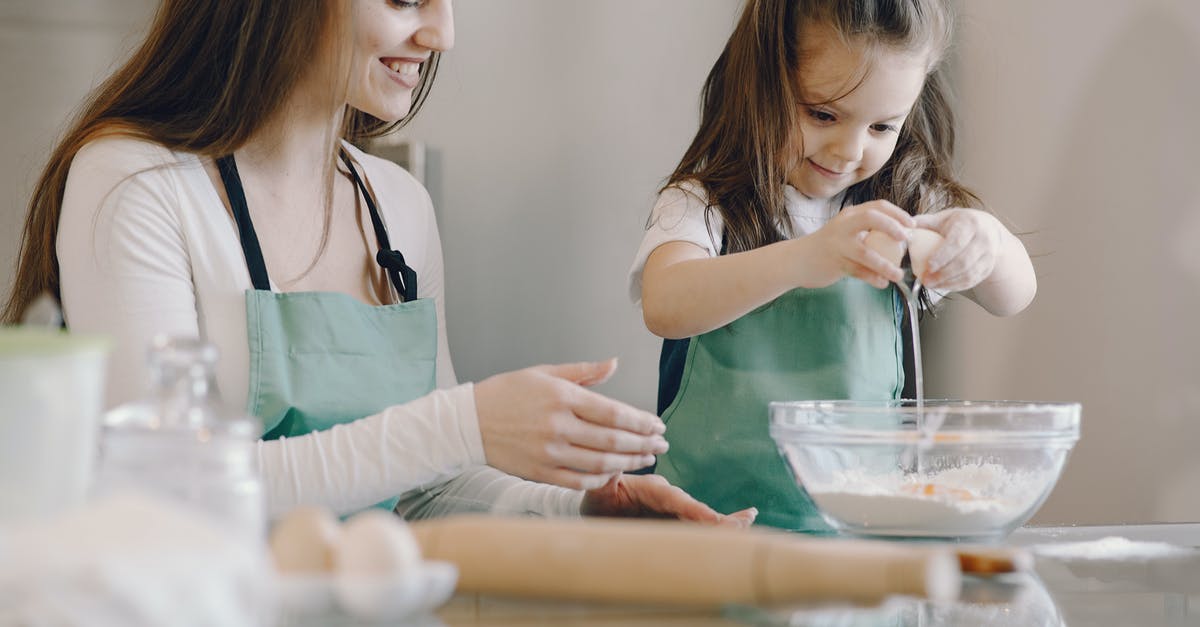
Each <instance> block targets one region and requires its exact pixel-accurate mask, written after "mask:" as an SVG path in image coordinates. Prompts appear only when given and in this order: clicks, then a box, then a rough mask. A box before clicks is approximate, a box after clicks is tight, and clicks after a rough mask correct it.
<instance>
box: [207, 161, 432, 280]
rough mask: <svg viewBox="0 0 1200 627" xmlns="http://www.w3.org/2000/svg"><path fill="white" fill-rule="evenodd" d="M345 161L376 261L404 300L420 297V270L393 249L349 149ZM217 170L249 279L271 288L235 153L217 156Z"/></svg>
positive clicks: (373, 200) (377, 210)
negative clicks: (366, 214) (367, 223)
mask: <svg viewBox="0 0 1200 627" xmlns="http://www.w3.org/2000/svg"><path fill="white" fill-rule="evenodd" d="M341 157H342V161H343V162H345V164H346V167H347V168H349V170H350V176H351V177H352V178H353V179H354V184H355V185H356V186H357V187H358V190H359V191H360V192H361V193H362V196H363V200H365V201H366V203H367V211H368V212H369V213H370V214H371V225H372V226H373V227H374V229H375V239H376V241H377V242H378V243H379V252H378V253H376V254H375V262H376V263H378V264H379V265H380V267H382V268H383V269H384V270H386V271H387V273H388V278H389V279H390V280H391V282H392V286H393V287H395V288H396V293H397V294H399V295H400V298H401V299H403V300H404V302H409V301H414V300H416V299H417V271H416V270H413V269H412V267H410V266H409V265H408V264H407V263H406V262H405V261H404V255H403V254H401V253H400V251H398V250H392V245H391V243H390V241H389V240H388V235H387V229H385V228H384V226H383V219H382V218H381V217H380V216H379V209H378V207H376V206H375V199H374V198H373V197H372V196H371V194H370V192H369V191H368V190H367V186H366V184H365V183H363V180H362V177H361V176H359V174H358V170H356V169H355V168H354V163H353V162H352V161H351V160H350V155H349V154H347V153H346V151H344V150H343V151H341ZM217 170H218V171H219V172H220V173H221V182H222V183H224V184H225V194H226V195H227V196H228V197H229V208H230V209H231V210H233V220H234V222H235V223H237V229H238V237H239V238H240V239H241V241H242V254H243V255H244V256H245V257H246V268H247V269H248V270H249V271H250V282H251V283H252V284H253V285H254V289H256V290H265V291H270V290H271V279H270V277H269V276H268V275H267V264H266V263H265V262H264V261H263V256H262V247H261V246H259V244H258V234H257V233H255V231H254V223H253V222H251V221H250V209H249V207H248V206H247V205H246V192H245V190H244V189H243V188H242V178H241V176H240V175H238V170H237V163H235V162H234V159H233V155H225V156H224V157H221V158H219V159H217Z"/></svg>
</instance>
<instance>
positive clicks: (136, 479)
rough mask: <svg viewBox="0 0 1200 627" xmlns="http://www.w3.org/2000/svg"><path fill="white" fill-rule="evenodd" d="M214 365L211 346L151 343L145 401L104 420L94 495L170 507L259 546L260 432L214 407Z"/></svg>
mask: <svg viewBox="0 0 1200 627" xmlns="http://www.w3.org/2000/svg"><path fill="white" fill-rule="evenodd" d="M216 362H217V350H216V347H215V346H213V345H212V344H211V343H209V342H207V341H204V340H200V339H196V338H185V337H165V336H160V337H157V338H155V339H154V341H153V344H152V346H151V348H150V351H149V366H150V372H151V379H152V385H151V390H150V392H149V394H148V395H147V396H146V397H145V398H143V399H141V400H138V401H134V402H131V403H127V404H125V405H121V406H119V407H116V408H114V409H113V410H111V411H109V412H108V413H107V414H105V417H104V420H103V424H102V429H101V440H100V442H101V448H100V464H99V468H98V469H97V475H96V487H95V490H96V493H97V494H107V493H114V492H120V491H131V490H132V491H140V492H143V493H146V494H149V495H151V496H154V497H158V498H164V499H168V500H172V501H175V502H176V503H178V504H182V505H184V506H186V507H189V508H191V509H193V510H194V511H197V512H198V513H203V514H207V515H208V517H209V518H210V519H212V521H213V522H214V523H215V524H216V525H220V526H223V527H224V528H226V530H228V531H230V532H232V533H236V534H239V535H242V536H243V537H245V538H246V539H247V540H250V541H253V542H255V543H257V544H262V543H263V542H264V541H265V534H266V518H265V505H264V502H263V494H262V482H261V480H260V478H259V474H258V460H257V450H258V440H259V435H260V431H261V428H260V426H259V424H258V421H257V420H255V419H253V418H252V417H250V416H247V415H246V414H245V413H244V412H241V411H238V410H236V409H234V408H232V407H229V406H227V405H225V404H224V403H223V402H222V401H221V398H220V395H219V394H218V392H217V389H216V386H215V379H214V375H215V366H216Z"/></svg>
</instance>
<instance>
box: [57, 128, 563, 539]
mask: <svg viewBox="0 0 1200 627" xmlns="http://www.w3.org/2000/svg"><path fill="white" fill-rule="evenodd" d="M345 147H346V149H347V150H348V151H349V152H350V154H351V156H352V157H353V158H354V159H355V160H356V161H357V162H358V163H359V164H360V165H361V167H362V169H363V171H364V172H363V174H364V176H365V178H366V179H367V180H368V181H369V182H370V184H371V187H372V188H373V190H374V192H375V195H376V198H377V200H378V205H379V211H380V214H381V216H382V218H383V221H384V223H385V224H386V225H387V229H388V235H389V238H390V239H391V243H392V246H393V247H394V248H395V249H397V250H400V251H402V252H403V253H404V256H405V259H406V260H407V261H408V263H409V264H411V265H412V267H413V269H414V270H416V272H417V274H418V276H419V277H420V278H421V280H420V282H419V297H420V298H432V299H434V301H435V302H436V304H437V317H438V320H437V322H438V359H437V363H438V372H437V384H438V388H439V389H438V390H436V391H434V392H432V393H430V394H428V395H426V396H424V397H422V398H419V399H417V400H414V401H412V402H410V403H406V404H403V405H397V406H393V407H389V408H387V409H385V410H383V411H382V412H380V413H378V414H375V415H373V416H368V417H366V418H362V419H360V420H357V421H354V422H352V423H348V424H345V425H339V426H337V427H334V428H333V429H329V430H327V431H322V432H317V433H312V434H309V435H305V436H300V437H293V438H281V439H279V440H274V441H269V442H267V441H264V442H260V444H259V465H260V469H261V471H262V477H263V482H264V486H265V488H266V493H267V503H268V512H269V514H270V515H271V517H276V516H279V515H281V514H283V513H284V512H286V511H287V510H289V509H291V508H292V507H294V506H295V505H298V504H302V503H304V504H318V505H323V506H325V507H329V508H331V509H333V510H335V511H337V512H339V513H348V512H351V511H354V510H356V509H360V508H363V507H367V506H369V505H371V504H372V503H376V502H379V501H382V500H385V499H387V498H390V497H392V496H395V495H397V494H403V495H404V496H405V499H404V501H405V502H406V503H408V504H409V507H408V509H407V510H405V511H406V514H407V515H409V516H412V517H419V516H422V515H427V514H430V513H432V512H436V513H448V512H452V511H462V510H463V509H471V510H475V511H479V510H488V511H504V512H532V513H538V514H545V515H571V514H577V513H578V511H579V503H580V499H581V494H580V493H579V492H577V491H573V490H567V489H563V488H558V487H555V486H548V485H543V484H536V483H532V482H527V481H523V480H521V479H518V478H516V477H512V476H509V475H506V474H504V473H502V472H500V471H497V470H495V469H492V468H490V467H487V466H485V465H484V464H485V463H486V460H485V458H484V451H483V443H482V439H481V436H480V433H479V424H478V418H477V416H476V412H475V400H474V393H473V389H472V385H471V384H470V383H466V384H462V385H457V383H456V381H455V375H454V367H453V365H452V364H451V361H450V353H449V345H448V344H447V341H446V331H445V328H446V324H445V313H444V312H445V301H444V298H443V294H444V285H443V267H442V247H441V241H440V240H439V237H438V229H437V222H436V220H435V217H434V212H433V205H432V203H431V201H430V199H429V194H428V193H427V192H426V191H425V189H424V188H423V187H422V186H421V185H420V183H418V182H417V181H416V179H414V178H413V177H412V176H411V175H409V174H408V173H407V172H406V171H404V170H403V169H402V168H400V167H399V166H397V165H396V164H394V163H392V162H390V161H386V160H384V159H380V158H377V157H374V156H371V155H368V154H365V153H363V152H361V151H359V150H358V149H357V148H355V147H353V146H351V145H349V144H346V145H345ZM57 247H58V250H57V252H58V261H59V267H60V277H61V287H62V300H63V309H64V316H65V318H66V320H67V323H68V324H69V325H70V327H71V329H72V330H74V331H79V332H86V333H102V334H105V335H108V336H110V337H112V338H113V339H114V340H116V341H115V343H114V347H115V348H114V350H113V352H112V354H111V357H110V362H109V369H108V390H107V404H108V405H109V406H110V407H111V406H115V405H118V404H121V403H124V402H127V401H130V400H133V399H135V398H138V397H141V396H142V395H143V394H144V393H145V392H146V391H147V389H148V384H149V380H150V377H149V372H148V370H147V366H146V351H147V348H148V347H149V346H150V340H151V338H153V337H154V335H156V334H159V333H167V334H172V335H190V336H203V337H205V338H207V339H208V340H209V341H211V342H213V343H214V344H215V345H216V346H217V349H218V350H219V351H220V360H219V362H218V364H217V372H216V379H217V385H218V387H219V389H220V391H221V393H222V396H223V398H224V399H225V401H226V402H229V403H230V404H232V405H234V406H237V407H245V406H246V400H247V393H248V392H247V390H248V387H249V349H248V347H247V339H246V305H245V300H244V298H245V296H244V294H245V291H246V290H248V289H252V284H251V282H250V275H249V272H248V271H247V269H246V262H245V258H244V257H243V254H242V248H241V244H240V240H239V238H238V233H237V227H236V225H235V224H234V222H233V219H232V217H230V215H229V213H228V211H227V210H226V209H225V206H224V204H223V203H222V202H221V200H220V196H219V195H218V193H217V190H216V188H215V187H214V186H213V183H212V181H211V179H210V178H209V177H208V174H207V173H206V172H205V170H204V168H203V166H202V164H201V161H200V159H199V158H198V157H197V156H196V155H193V154H189V153H180V152H172V151H170V150H168V149H166V148H164V147H163V146H161V145H158V144H155V143H152V142H147V141H142V140H137V139H132V138H119V137H111V138H105V139H99V140H96V141H93V142H91V143H89V144H87V145H86V146H84V147H83V148H82V149H81V150H80V151H79V153H78V154H77V155H76V157H75V159H74V161H73V162H72V164H71V170H70V175H69V177H68V179H67V185H66V192H65V195H64V198H63V206H62V215H61V217H60V219H59V232H58V241H57ZM272 287H273V288H274V287H275V286H274V285H272Z"/></svg>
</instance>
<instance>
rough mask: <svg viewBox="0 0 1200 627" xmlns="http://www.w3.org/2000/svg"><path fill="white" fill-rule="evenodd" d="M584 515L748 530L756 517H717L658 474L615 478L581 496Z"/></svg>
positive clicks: (754, 513) (745, 513) (739, 514)
mask: <svg viewBox="0 0 1200 627" xmlns="http://www.w3.org/2000/svg"><path fill="white" fill-rule="evenodd" d="M579 513H580V514H583V515H584V516H620V517H649V518H678V519H679V520H690V521H694V522H701V523H706V524H710V525H722V526H730V527H749V526H750V524H751V523H753V522H754V518H755V517H756V516H758V510H756V509H754V508H750V509H744V510H742V511H740V512H734V513H732V514H718V513H717V512H716V511H714V510H713V509H712V508H710V507H709V506H707V505H705V504H704V503H701V502H700V501H697V500H696V499H694V498H692V497H691V495H689V494H688V493H687V492H684V491H683V489H682V488H679V487H677V486H673V485H671V484H670V483H667V480H666V479H664V478H662V477H660V476H658V475H617V476H615V477H613V478H612V479H611V480H610V481H609V482H608V483H606V484H604V486H603V487H601V488H598V489H595V490H588V491H587V492H586V493H585V494H584V495H583V503H581V504H580V506H579Z"/></svg>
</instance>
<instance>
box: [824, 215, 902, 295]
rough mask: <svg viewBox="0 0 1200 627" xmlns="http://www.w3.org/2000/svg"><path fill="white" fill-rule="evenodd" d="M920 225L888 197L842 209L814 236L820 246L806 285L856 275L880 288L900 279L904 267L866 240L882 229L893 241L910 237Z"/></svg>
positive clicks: (829, 283)
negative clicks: (909, 233)
mask: <svg viewBox="0 0 1200 627" xmlns="http://www.w3.org/2000/svg"><path fill="white" fill-rule="evenodd" d="M915 226H916V222H915V221H914V220H913V218H912V216H910V215H908V214H907V213H905V212H904V210H902V209H900V208H899V207H897V206H896V205H893V204H892V203H890V202H888V201H886V200H872V201H870V202H865V203H863V204H861V205H854V206H852V207H846V208H845V209H842V210H841V211H840V212H839V213H838V214H837V215H836V216H834V217H833V219H831V220H830V221H829V222H828V223H826V224H825V226H823V227H821V228H820V229H819V230H818V231H817V232H815V233H813V234H812V235H811V236H809V237H810V238H812V242H813V243H814V244H815V245H816V247H817V250H816V253H817V254H816V255H814V256H813V257H812V259H813V263H812V264H810V267H809V270H808V276H807V277H806V279H805V280H804V281H803V282H802V285H803V286H804V287H825V286H828V285H832V284H834V283H836V282H837V281H838V280H840V279H841V278H842V277H844V276H852V277H856V278H859V279H862V280H863V281H866V282H867V283H870V284H871V285H874V286H875V287H877V288H880V289H883V288H885V287H887V285H888V283H889V282H892V281H900V280H903V278H904V271H903V270H901V269H900V266H899V265H897V264H896V263H894V262H892V261H891V260H889V259H888V258H887V257H885V256H883V255H882V254H880V253H879V252H877V251H876V250H872V248H871V247H870V246H868V245H867V244H866V242H865V241H864V240H865V239H866V237H867V233H868V232H869V231H880V232H881V233H883V234H885V235H887V236H889V237H891V238H892V239H893V240H896V241H898V242H902V241H905V240H907V239H908V230H909V229H912V228H913V227H915Z"/></svg>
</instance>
